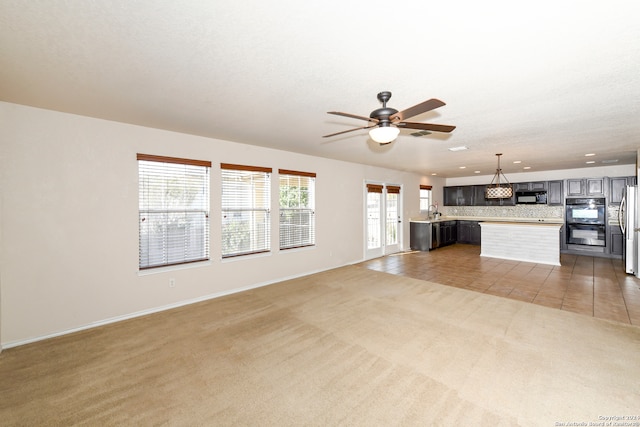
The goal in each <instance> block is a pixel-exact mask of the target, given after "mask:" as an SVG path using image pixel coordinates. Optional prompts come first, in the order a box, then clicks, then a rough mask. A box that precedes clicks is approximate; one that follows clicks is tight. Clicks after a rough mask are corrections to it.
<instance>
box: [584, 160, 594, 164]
mask: <svg viewBox="0 0 640 427" xmlns="http://www.w3.org/2000/svg"><path fill="white" fill-rule="evenodd" d="M585 163H586V164H588V165H592V164H594V163H595V160H589V161H588V162H585Z"/></svg>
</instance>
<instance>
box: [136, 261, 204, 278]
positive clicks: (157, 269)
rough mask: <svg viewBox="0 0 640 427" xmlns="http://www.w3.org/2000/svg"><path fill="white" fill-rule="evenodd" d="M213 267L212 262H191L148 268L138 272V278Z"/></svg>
mask: <svg viewBox="0 0 640 427" xmlns="http://www.w3.org/2000/svg"><path fill="white" fill-rule="evenodd" d="M210 265H211V260H208V261H198V262H190V263H187V264H176V265H167V266H166V267H155V268H148V269H145V270H138V276H149V275H151V274H157V273H166V272H168V271H177V270H187V269H191V268H200V267H208V266H210Z"/></svg>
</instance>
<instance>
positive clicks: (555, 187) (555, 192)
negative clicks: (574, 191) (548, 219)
mask: <svg viewBox="0 0 640 427" xmlns="http://www.w3.org/2000/svg"><path fill="white" fill-rule="evenodd" d="M547 187H548V190H547V204H548V205H551V206H557V205H563V204H564V192H563V188H562V181H549V182H548V183H547Z"/></svg>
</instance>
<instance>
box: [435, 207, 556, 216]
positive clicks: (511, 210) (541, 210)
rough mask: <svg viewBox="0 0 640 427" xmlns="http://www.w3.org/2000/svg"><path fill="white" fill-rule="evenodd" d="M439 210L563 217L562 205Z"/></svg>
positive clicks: (454, 213)
mask: <svg viewBox="0 0 640 427" xmlns="http://www.w3.org/2000/svg"><path fill="white" fill-rule="evenodd" d="M439 211H440V212H441V213H442V215H443V216H468V217H491V218H500V217H505V218H561V219H562V218H564V207H563V206H541V205H515V206H442V207H441V208H440V209H439Z"/></svg>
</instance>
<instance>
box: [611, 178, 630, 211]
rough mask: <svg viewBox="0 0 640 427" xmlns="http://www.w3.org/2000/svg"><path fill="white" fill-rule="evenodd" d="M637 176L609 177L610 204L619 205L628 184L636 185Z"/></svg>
mask: <svg viewBox="0 0 640 427" xmlns="http://www.w3.org/2000/svg"><path fill="white" fill-rule="evenodd" d="M635 184H636V177H635V176H620V177H615V178H609V204H610V205H619V204H620V202H621V201H622V196H623V195H624V189H625V187H626V186H627V185H635Z"/></svg>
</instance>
